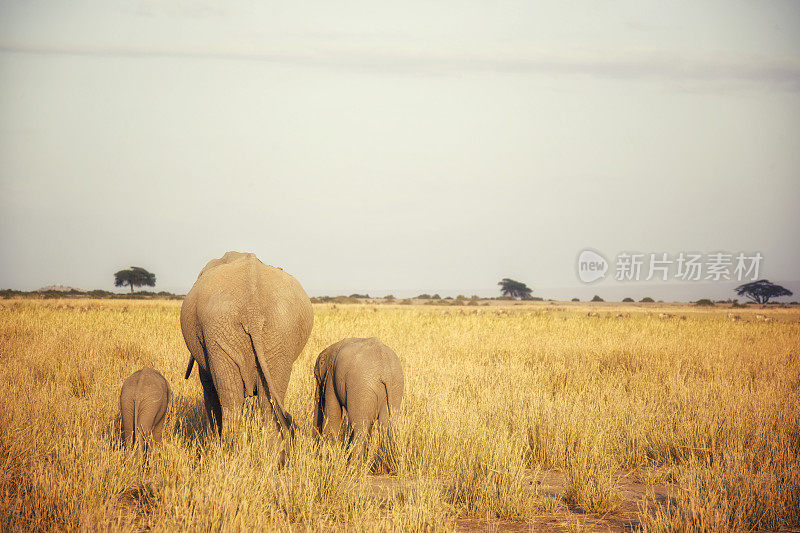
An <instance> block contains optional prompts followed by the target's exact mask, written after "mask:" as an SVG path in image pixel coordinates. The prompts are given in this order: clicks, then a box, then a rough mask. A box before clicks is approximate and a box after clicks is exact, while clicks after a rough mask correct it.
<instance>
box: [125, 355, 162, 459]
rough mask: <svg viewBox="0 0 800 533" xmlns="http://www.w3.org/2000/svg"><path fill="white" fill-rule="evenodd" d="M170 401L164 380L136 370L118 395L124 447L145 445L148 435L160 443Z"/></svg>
mask: <svg viewBox="0 0 800 533" xmlns="http://www.w3.org/2000/svg"><path fill="white" fill-rule="evenodd" d="M171 397H172V392H171V391H170V389H169V384H168V383H167V380H166V379H164V376H162V375H161V374H160V373H159V372H157V371H156V370H153V369H152V368H143V369H141V370H137V371H136V372H134V373H133V374H131V376H130V377H129V378H128V379H126V380H125V383H123V384H122V392H121V393H120V395H119V410H120V413H121V414H122V432H123V435H124V437H125V446H127V447H129V448H130V447H132V446H133V445H134V443H136V442H137V441H141V442H142V444H146V443H147V439H148V437H149V436H151V435H152V437H153V440H154V441H155V442H159V441H160V440H161V434H162V431H163V429H164V415H166V414H167V407H168V406H169V401H170V398H171Z"/></svg>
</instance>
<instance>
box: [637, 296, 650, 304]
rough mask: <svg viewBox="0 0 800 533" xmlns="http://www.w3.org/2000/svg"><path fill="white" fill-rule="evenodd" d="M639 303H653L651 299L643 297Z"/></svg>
mask: <svg viewBox="0 0 800 533" xmlns="http://www.w3.org/2000/svg"><path fill="white" fill-rule="evenodd" d="M639 301H640V302H642V303H645V304H651V303H653V299H652V298H650V297H649V296H645V297H644V298H642V299H641V300H639Z"/></svg>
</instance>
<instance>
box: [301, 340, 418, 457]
mask: <svg viewBox="0 0 800 533" xmlns="http://www.w3.org/2000/svg"><path fill="white" fill-rule="evenodd" d="M314 377H315V378H316V380H317V393H316V404H317V409H316V417H315V424H316V426H317V430H318V431H319V432H320V434H322V435H323V436H325V437H326V438H328V439H335V438H337V437H338V436H340V435H341V434H342V433H341V431H342V410H343V409H344V410H346V411H347V417H348V418H349V419H350V424H351V428H350V431H349V432H348V433H349V435H348V436H349V440H350V442H352V443H354V446H355V448H354V451H355V453H356V454H357V455H358V456H359V457H363V456H364V453H365V452H366V442H367V437H368V436H369V434H370V432H371V430H372V426H373V424H374V423H375V421H376V420H377V422H378V424H380V425H382V426H384V427H385V426H387V425H388V423H389V417H390V416H391V415H393V414H394V413H396V412H397V411H398V410H399V409H400V402H401V401H402V399H403V368H402V367H401V366H400V360H399V359H398V358H397V354H395V353H394V351H392V349H391V348H389V347H388V346H386V345H385V344H383V343H382V342H381V341H380V340H378V339H376V338H375V337H372V338H369V339H359V338H349V339H344V340H341V341H339V342H337V343H336V344H332V345H330V346H328V347H327V348H325V350H323V351H322V353H321V354H319V357H318V358H317V364H316V365H315V366H314Z"/></svg>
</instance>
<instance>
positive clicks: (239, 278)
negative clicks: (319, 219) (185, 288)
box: [181, 252, 314, 435]
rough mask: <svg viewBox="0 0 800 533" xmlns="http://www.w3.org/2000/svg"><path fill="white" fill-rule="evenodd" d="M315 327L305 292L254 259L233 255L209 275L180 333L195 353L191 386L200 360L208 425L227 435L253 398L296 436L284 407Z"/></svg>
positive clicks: (198, 286) (185, 312)
mask: <svg viewBox="0 0 800 533" xmlns="http://www.w3.org/2000/svg"><path fill="white" fill-rule="evenodd" d="M313 323H314V311H313V310H312V308H311V301H310V300H309V299H308V295H306V293H305V291H304V290H303V287H301V286H300V284H299V283H298V282H297V280H296V279H294V278H293V277H292V276H290V275H289V274H287V273H286V272H284V271H283V270H281V269H280V268H275V267H272V266H267V265H264V264H263V263H262V262H261V261H259V260H258V258H257V257H256V256H255V255H254V254H250V253H239V252H228V253H226V254H225V255H224V256H223V257H221V258H220V259H214V260H212V261H209V263H208V264H207V265H206V266H205V268H203V270H202V271H201V272H200V275H199V276H198V277H197V281H195V283H194V285H193V286H192V289H191V290H190V291H189V294H187V295H186V299H185V300H184V301H183V305H182V306H181V330H182V331H183V338H184V340H185V341H186V347H187V348H189V352H190V353H191V357H190V359H189V366H188V368H187V369H186V379H188V378H189V376H190V374H191V372H192V365H193V364H194V362H195V361H196V362H197V366H198V371H199V374H200V383H201V384H202V386H203V397H204V399H205V407H206V412H207V414H208V419H209V420H210V421H211V424H212V427H213V428H214V429H215V430H216V431H218V432H219V434H220V435H222V432H223V430H225V428H226V427H230V426H231V422H232V420H233V418H234V417H236V416H238V415H239V414H240V413H241V412H242V408H243V406H244V399H245V398H246V397H250V396H258V398H259V401H260V404H261V412H262V415H263V416H264V417H265V418H268V417H271V416H274V418H275V422H276V424H277V426H278V429H279V430H280V432H281V434H282V435H285V434H287V433H288V434H289V435H291V434H292V433H293V424H292V419H291V417H290V416H289V415H288V413H286V411H285V410H284V408H283V400H284V396H285V395H286V388H287V387H288V385H289V376H290V375H291V372H292V365H293V364H294V361H295V359H297V356H298V355H299V354H300V352H301V351H302V349H303V347H304V346H305V344H306V341H307V340H308V336H309V335H310V334H311V327H312V325H313Z"/></svg>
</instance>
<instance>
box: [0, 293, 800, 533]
mask: <svg viewBox="0 0 800 533" xmlns="http://www.w3.org/2000/svg"><path fill="white" fill-rule="evenodd" d="M179 309H180V302H167V301H136V302H134V301H109V300H97V301H90V300H48V301H31V300H5V301H0V390H2V391H3V392H2V396H0V530H1V531H20V530H25V531H30V530H53V529H55V530H76V529H81V530H98V529H100V530H104V529H112V530H117V529H134V530H136V529H138V530H142V529H147V528H149V529H152V530H154V531H175V530H201V531H230V530H236V531H238V530H265V529H266V530H274V529H281V530H288V529H294V530H306V529H311V530H331V531H332V530H339V529H348V530H355V531H360V530H402V531H407V530H411V531H416V530H439V529H443V530H452V529H472V530H486V529H489V530H496V529H500V530H502V529H512V530H517V531H527V530H542V529H548V530H565V531H584V530H600V531H606V530H608V529H612V530H621V529H629V528H630V529H640V530H643V531H665V530H670V531H685V530H691V531H739V530H786V529H791V528H798V527H800V460H799V459H800V392H799V391H800V323H799V322H800V311H798V310H797V309H796V308H795V309H770V310H762V309H755V308H753V309H744V310H742V309H736V310H733V311H734V312H735V313H736V314H737V315H740V316H741V319H740V320H734V319H732V318H731V317H729V316H728V312H729V311H731V310H729V309H720V308H711V309H701V308H696V307H691V306H663V305H658V304H649V305H639V304H631V305H624V306H623V305H617V306H614V305H598V306H590V305H588V304H582V305H574V304H556V305H553V304H548V303H546V302H542V303H536V304H530V305H522V306H506V307H502V306H491V307H481V306H477V307H466V306H464V307H446V308H439V307H433V306H418V305H405V306H400V305H396V306H389V305H377V306H369V305H339V306H332V305H323V304H321V305H315V313H316V314H315V323H314V330H313V332H312V334H311V339H310V340H309V342H308V345H307V346H306V348H305V350H304V351H303V353H302V354H301V356H300V358H299V359H298V360H297V362H296V363H295V366H294V371H293V374H292V379H291V383H290V385H289V391H288V393H287V398H286V406H287V409H288V410H289V412H290V413H291V414H292V415H293V416H294V418H295V420H296V421H297V422H298V424H299V425H300V426H301V428H302V431H300V432H299V434H298V435H297V438H296V439H295V441H294V444H293V446H292V447H291V449H290V453H289V460H288V462H287V464H286V466H285V467H284V468H282V469H280V468H278V465H277V464H276V462H275V456H274V454H273V453H272V451H273V449H274V446H275V436H274V432H273V430H272V427H271V426H269V425H265V424H263V423H262V421H261V419H260V417H259V415H258V411H257V410H255V409H253V406H252V404H249V412H248V415H247V416H244V417H242V418H241V420H240V421H239V426H240V427H238V428H237V430H236V431H235V432H234V433H233V435H234V436H233V437H232V438H231V439H228V440H225V441H221V440H220V439H217V438H213V437H209V436H208V435H207V434H206V431H205V429H204V427H205V426H204V421H203V417H204V416H205V415H204V410H203V407H202V394H201V388H200V384H199V382H198V377H197V373H196V372H195V374H194V375H193V376H192V378H191V379H190V380H189V381H184V379H183V373H184V371H185V368H186V362H187V356H188V352H187V350H186V347H185V346H184V343H183V338H182V336H181V332H180V326H179V322H178V314H179ZM590 313H591V314H590ZM757 315H761V316H760V317H757ZM348 336H378V337H380V338H381V339H382V340H383V341H384V342H385V343H386V344H387V345H389V346H391V347H392V348H394V350H395V351H396V352H397V354H398V355H399V356H400V359H401V360H402V363H403V366H404V370H405V376H406V391H405V396H404V399H403V408H402V411H401V413H400V415H399V417H398V418H397V420H396V425H395V432H394V439H395V447H394V448H389V449H388V452H386V451H384V452H381V453H379V457H380V458H381V459H380V460H378V461H376V462H375V463H374V464H375V465H378V466H380V467H385V468H388V470H389V471H390V473H389V474H385V473H383V474H375V473H371V472H370V471H369V470H370V467H371V466H370V465H369V464H355V463H351V462H348V460H347V456H346V453H345V452H344V451H343V450H342V449H341V448H340V447H337V446H329V445H324V446H320V445H319V444H318V443H317V442H316V440H315V439H314V438H313V435H312V434H311V431H310V426H311V415H312V398H313V387H312V383H313V374H312V365H313V363H314V360H315V358H316V355H317V354H318V353H319V352H320V351H321V350H322V349H323V348H324V347H325V346H327V345H328V344H330V343H332V342H335V341H337V340H339V339H341V338H343V337H348ZM145 365H147V366H152V367H154V368H156V369H158V370H159V371H161V372H162V373H163V374H164V375H165V377H166V378H167V380H168V381H169V382H170V385H171V387H172V390H173V393H174V400H173V403H172V406H171V408H170V411H169V412H168V415H167V423H166V427H165V436H164V441H163V442H162V443H161V445H159V446H157V447H155V449H154V450H153V451H152V454H151V456H150V457H149V459H148V460H139V459H137V457H136V456H135V455H131V454H129V453H128V452H127V451H126V450H124V449H121V448H120V440H119V434H118V429H117V427H116V425H115V418H116V416H117V412H118V397H119V389H120V386H121V384H122V382H123V380H124V379H125V377H127V376H128V375H129V374H130V373H131V372H133V371H135V370H137V369H138V368H140V367H142V366H145ZM262 428H265V429H262ZM378 448H379V447H378ZM379 449H380V450H385V449H384V448H379ZM392 450H393V451H392Z"/></svg>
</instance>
